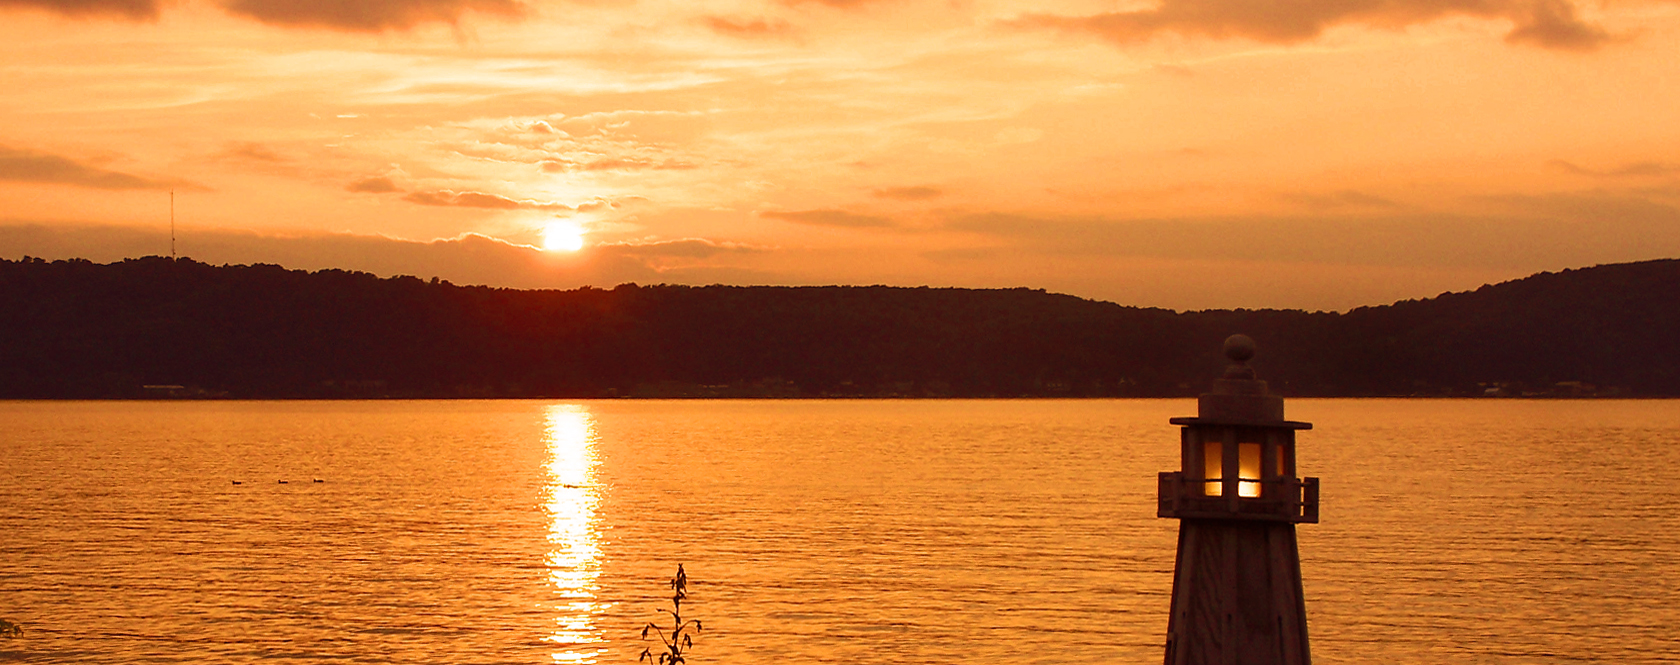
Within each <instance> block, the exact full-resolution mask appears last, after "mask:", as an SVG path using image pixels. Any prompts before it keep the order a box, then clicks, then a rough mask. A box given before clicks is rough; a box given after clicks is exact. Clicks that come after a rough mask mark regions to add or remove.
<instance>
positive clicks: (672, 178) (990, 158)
mask: <svg viewBox="0 0 1680 665" xmlns="http://www.w3.org/2000/svg"><path fill="white" fill-rule="evenodd" d="M347 7H348V9H347ZM0 39H3V40H4V45H3V46H0V53H3V54H4V55H3V56H0V85H3V89H4V90H5V93H4V94H3V95H0V257H5V258H13V259H15V258H19V257H22V256H24V255H31V256H39V257H44V258H65V257H72V256H80V257H86V258H91V259H94V260H97V261H110V260H115V259H120V258H123V257H127V256H141V255H147V254H167V253H168V252H169V239H168V228H169V191H170V190H171V189H174V190H175V192H176V214H177V219H178V223H179V229H180V231H179V249H180V253H181V255H183V256H189V257H192V258H195V259H198V260H201V261H206V262H210V263H252V262H264V263H279V264H281V265H285V266H287V267H293V268H307V269H318V268H327V267H341V268H348V269H357V270H367V271H371V272H375V273H379V274H383V275H392V274H413V275H418V276H421V277H423V278H425V277H430V276H433V275H436V276H440V277H443V278H445V279H450V280H452V281H455V282H457V283H485V284H492V285H498V286H513V287H521V288H531V287H562V288H571V287H576V286H580V285H584V284H591V285H596V286H608V287H610V286H612V285H615V284H618V283H621V282H628V281H635V282H640V283H644V284H648V283H661V282H669V283H688V284H711V283H730V284H836V283H838V284H894V285H907V286H914V285H924V284H926V285H933V286H968V287H1009V286H1027V287H1032V288H1045V289H1049V290H1051V291H1057V292H1064V293H1071V294H1075V295H1079V296H1084V297H1090V298H1098V299H1102V300H1111V301H1115V302H1119V303H1123V304H1136V305H1151V306H1162V307H1170V308H1174V309H1200V308H1209V307H1298V308H1306V309H1346V308H1349V307H1354V306H1359V305H1366V304H1382V303H1387V302H1391V301H1394V300H1397V299H1404V298H1418V297H1428V296H1433V295H1435V294H1437V293H1440V292H1442V291H1447V290H1464V289H1473V288H1475V287H1477V286H1480V285H1481V284H1483V283H1485V282H1492V281H1499V280H1504V279H1510V278H1515V277H1520V276H1523V275H1526V274H1529V273H1532V272H1537V271H1541V270H1559V269H1563V268H1570V267H1580V266H1588V265H1594V264H1598V263H1610V262H1621V261H1632V260H1640V259H1651V258H1667V257H1676V256H1680V209H1677V207H1676V206H1677V205H1680V2H1676V1H1674V0H1614V1H1606V2H1602V3H1600V2H1581V1H1577V2H1571V1H1569V0H1296V1H1294V2H1275V1H1263V0H1161V1H1157V0H1145V1H1143V2H1125V1H1119V2H1100V1H1084V0H1069V1H1044V0H1038V1H1034V2H1021V1H1011V0H995V1H988V0H972V1H970V0H686V1H682V2H672V1H668V0H578V1H575V2H564V1H555V2H551V1H546V0H539V1H533V2H520V1H519V0H368V1H366V2H347V1H344V0H183V1H180V2H170V1H168V0H0ZM545 233H548V234H549V237H552V238H556V239H557V242H560V243H561V244H565V242H566V241H568V240H569V241H571V242H574V243H575V242H576V240H577V238H578V234H580V233H581V234H582V240H583V243H584V246H583V248H582V249H581V250H578V251H550V252H544V251H541V249H540V247H542V246H543V244H544V238H545Z"/></svg>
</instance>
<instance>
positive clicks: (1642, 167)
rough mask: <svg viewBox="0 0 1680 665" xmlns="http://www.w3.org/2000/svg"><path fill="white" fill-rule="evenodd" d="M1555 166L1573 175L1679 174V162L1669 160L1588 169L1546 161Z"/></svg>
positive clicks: (1658, 175) (1571, 164)
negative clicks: (1611, 167)
mask: <svg viewBox="0 0 1680 665" xmlns="http://www.w3.org/2000/svg"><path fill="white" fill-rule="evenodd" d="M1548 165H1549V166H1551V167H1552V168H1556V169H1559V170H1562V171H1566V172H1568V173H1573V174H1575V175H1584V176H1592V177H1595V178H1630V177H1633V178H1638V177H1661V176H1670V175H1676V174H1680V164H1674V163H1669V162H1633V163H1631V164H1624V165H1622V166H1619V167H1617V168H1613V169H1602V170H1601V169H1589V168H1587V167H1584V166H1579V165H1576V164H1573V163H1570V162H1566V161H1563V160H1561V159H1554V160H1552V161H1551V162H1549V163H1548Z"/></svg>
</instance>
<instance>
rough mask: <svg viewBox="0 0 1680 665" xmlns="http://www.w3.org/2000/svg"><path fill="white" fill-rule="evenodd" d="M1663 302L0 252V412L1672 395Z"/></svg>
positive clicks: (1502, 290) (1677, 296)
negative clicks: (1163, 302) (785, 283)
mask: <svg viewBox="0 0 1680 665" xmlns="http://www.w3.org/2000/svg"><path fill="white" fill-rule="evenodd" d="M1677 287H1680V261H1676V260H1666V261H1650V262H1644V263H1632V264H1621V265H1610V266H1599V267H1596V268H1587V269H1581V270H1569V271H1564V272H1561V273H1555V274H1553V273H1542V274H1539V275H1535V276H1532V277H1529V278H1526V279H1522V280H1517V281H1514V282H1507V283H1504V284H1499V285H1494V286H1485V287H1482V288H1481V289H1478V290H1476V291H1473V292H1466V293H1454V294H1443V295H1442V296H1439V297H1436V298H1433V299H1429V300H1420V301H1405V302H1400V303H1395V304H1393V305H1387V306H1382V307H1366V308H1361V309H1357V310H1354V311H1351V312H1348V313H1345V314H1336V313H1324V312H1317V313H1308V312H1301V311H1292V310H1259V311H1251V310H1236V311H1229V310H1216V311H1203V312H1187V313H1178V312H1171V311H1167V310H1161V309H1144V308H1137V307H1123V306H1120V305H1116V304H1113V303H1106V302H1097V301H1091V300H1084V299H1080V298H1075V297H1072V296H1066V295H1057V294H1051V293H1045V292H1043V291H1035V290H1027V289H1008V290H973V289H931V288H890V287H879V286H875V287H731V286H708V287H686V286H637V285H633V284H627V285H622V286H619V287H617V288H614V289H611V290H603V289H592V288H584V289H579V290H573V291H516V290H508V289H492V288H486V287H462V286H455V285H452V284H449V283H448V282H438V281H436V280H433V281H431V282H426V281H422V280H419V279H416V278H413V277H396V278H389V279H381V278H378V277H375V276H373V275H369V274H365V273H355V272H345V271H341V270H325V271H319V272H314V273H309V272H303V271H293V270H285V269H283V268H280V267H278V266H269V265H255V266H219V267H218V266H211V265H206V264H203V263H197V262H194V261H190V260H170V259H166V258H157V257H150V258H144V259H134V260H128V261H122V262H119V263H113V264H108V265H101V264H95V263H91V262H88V261H53V262H47V261H42V260H39V259H24V260H22V261H0V397H6V398H42V397H46V398H67V397H144V396H165V395H176V396H179V395H188V396H205V395H226V396H232V397H385V396H390V397H457V396H486V397H488V396H498V397H501V396H507V397H513V396H532V397H537V396H543V397H604V396H821V395H903V396H1023V395H1032V396H1095V395H1113V396H1175V395H1192V394H1195V393H1197V392H1199V391H1200V390H1202V389H1204V388H1205V387H1206V386H1207V385H1208V383H1209V381H1210V380H1211V379H1212V378H1214V377H1215V376H1217V374H1218V373H1219V371H1220V367H1221V365H1222V364H1223V362H1224V361H1223V359H1222V358H1220V357H1219V353H1218V350H1219V344H1220V341H1221V340H1223V339H1224V338H1225V336H1227V335H1229V334H1231V333H1233V332H1244V333H1247V334H1249V335H1250V336H1253V337H1254V338H1255V339H1257V340H1259V342H1260V355H1259V356H1258V358H1257V359H1256V361H1255V365H1256V367H1257V369H1258V370H1259V371H1260V373H1261V376H1262V378H1265V379H1268V380H1270V381H1271V383H1272V385H1273V387H1274V389H1277V390H1280V391H1281V392H1284V393H1286V394H1290V395H1482V394H1486V393H1488V392H1489V391H1493V392H1497V393H1499V394H1524V393H1528V394H1600V395H1602V394H1619V395H1629V396H1658V395H1680V363H1676V362H1675V359H1676V358H1677V352H1680V288H1677ZM146 386H153V387H152V388H147V387H146ZM158 386H182V388H179V389H176V388H167V387H158Z"/></svg>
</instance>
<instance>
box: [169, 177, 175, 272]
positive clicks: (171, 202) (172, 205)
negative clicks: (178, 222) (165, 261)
mask: <svg viewBox="0 0 1680 665" xmlns="http://www.w3.org/2000/svg"><path fill="white" fill-rule="evenodd" d="M169 260H171V261H174V260H175V188H174V187H170V188H169Z"/></svg>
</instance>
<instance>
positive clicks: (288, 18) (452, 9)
mask: <svg viewBox="0 0 1680 665" xmlns="http://www.w3.org/2000/svg"><path fill="white" fill-rule="evenodd" d="M224 7H225V8H226V9H227V10H228V11H229V12H232V13H234V14H238V15H241V16H247V17H250V18H254V19H256V20H258V21H262V22H264V23H271V24H275V25H287V26H311V27H323V28H332V29H335V30H350V31H362V32H380V31H385V30H406V29H409V28H413V27H415V26H417V25H420V24H422V23H446V24H456V23H458V22H460V20H461V18H462V16H463V15H465V14H466V13H468V12H476V13H480V14H489V15H493V16H500V17H505V18H515V17H520V16H523V15H525V14H526V12H527V11H528V8H527V7H526V6H525V4H524V3H521V2H518V1H517V0H228V1H227V2H226V3H225V4H224Z"/></svg>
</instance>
